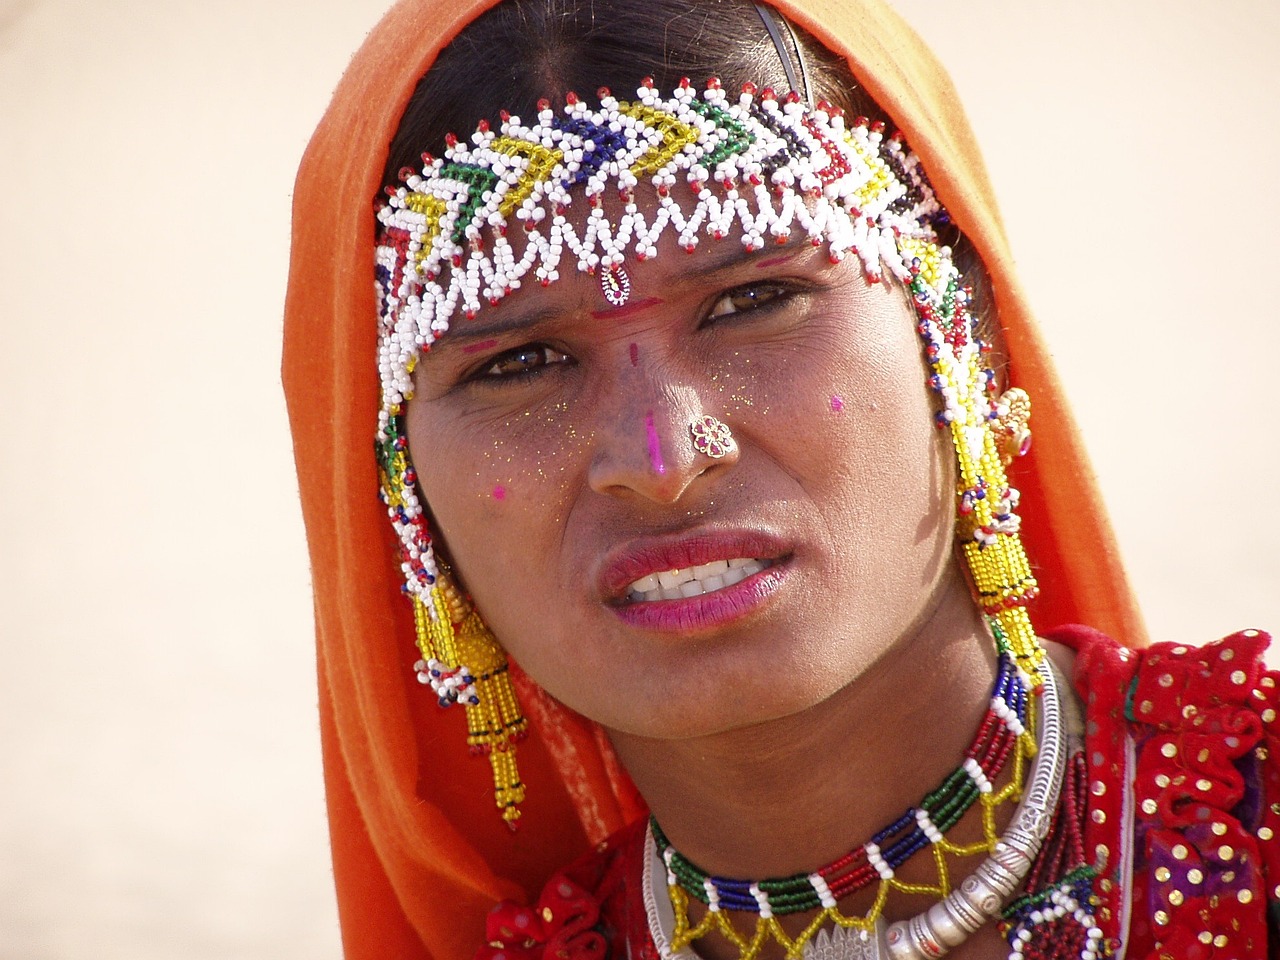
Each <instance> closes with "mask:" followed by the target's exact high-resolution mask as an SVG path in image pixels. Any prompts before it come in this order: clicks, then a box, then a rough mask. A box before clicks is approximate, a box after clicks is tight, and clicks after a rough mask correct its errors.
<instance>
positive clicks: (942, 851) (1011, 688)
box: [650, 623, 1037, 960]
mask: <svg viewBox="0 0 1280 960" xmlns="http://www.w3.org/2000/svg"><path fill="white" fill-rule="evenodd" d="M993 633H994V634H995V637H996V644H997V649H998V670H997V676H996V681H995V685H994V688H993V690H992V694H991V703H990V705H989V707H988V709H987V712H986V714H985V715H984V717H983V719H982V721H981V723H980V724H979V726H978V731H977V734H976V735H975V737H974V740H973V742H972V744H971V745H970V746H969V748H968V750H967V751H966V752H965V755H964V761H963V762H962V763H961V764H960V766H959V767H957V768H956V770H955V771H954V772H952V773H951V775H950V776H948V777H947V778H946V779H945V780H943V782H942V783H941V784H939V785H938V787H937V788H936V789H935V790H933V791H931V792H930V793H928V794H926V795H925V797H924V799H923V800H921V802H920V804H919V805H918V806H915V807H912V808H910V809H908V810H907V811H906V812H904V813H903V815H902V816H901V817H899V818H898V819H897V820H896V821H894V822H893V823H891V824H889V825H888V826H887V827H885V828H884V829H883V830H881V831H880V832H878V833H877V834H875V836H873V837H872V838H871V840H869V841H868V842H867V843H865V844H863V845H861V846H859V847H857V848H855V849H854V850H852V851H850V852H849V853H847V854H845V855H844V856H842V857H840V858H839V859H837V860H835V861H833V862H832V863H829V864H827V865H826V866H824V867H822V868H820V869H818V870H817V871H815V872H813V873H807V874H805V873H801V874H796V875H794V876H791V877H785V878H780V879H773V880H760V881H749V880H738V879H728V878H724V877H715V876H711V875H709V874H708V873H706V872H705V871H703V870H701V869H700V868H699V867H697V866H696V865H695V864H693V863H691V862H690V861H689V860H688V859H687V858H685V857H684V856H683V855H681V854H680V853H679V852H678V851H677V850H676V849H675V848H674V847H673V846H672V845H671V842H670V841H669V840H668V839H667V837H666V835H665V834H664V833H663V832H662V829H661V827H660V826H659V825H658V823H657V821H656V820H651V822H650V829H651V831H652V837H653V842H654V846H655V850H656V852H657V855H658V856H660V857H661V858H662V862H663V864H664V866H665V869H666V875H667V886H668V894H669V896H670V899H671V903H672V907H673V909H674V911H675V928H674V930H673V931H672V935H671V947H672V949H673V950H675V951H678V950H680V949H682V948H684V947H686V946H688V945H689V944H691V943H692V942H693V941H695V940H698V939H700V938H702V937H704V936H706V935H708V934H710V933H712V932H713V931H718V932H719V933H720V934H721V935H723V936H725V937H726V938H728V939H729V940H730V941H732V942H733V943H734V944H735V945H736V946H737V947H738V949H739V950H740V951H741V955H742V958H743V960H755V958H756V957H758V956H759V954H760V951H761V950H762V948H763V947H764V945H765V943H766V942H768V940H769V939H770V938H772V939H774V940H776V941H777V942H778V943H779V944H781V945H782V946H783V947H784V949H786V951H787V955H788V957H791V958H799V957H800V956H801V955H802V953H803V950H804V947H805V944H806V943H808V942H809V941H810V940H811V939H812V938H813V937H814V935H815V934H817V932H818V931H819V930H820V929H821V928H822V927H823V926H824V925H825V924H827V923H828V922H829V921H832V920H834V921H835V922H836V923H837V924H839V925H840V926H843V927H847V928H854V929H856V930H859V931H864V932H870V931H872V930H873V929H875V927H876V923H877V920H878V918H879V917H880V915H881V913H882V911H883V907H884V903H885V900H886V898H887V897H888V894H889V892H890V891H891V890H899V891H902V892H905V893H914V894H925V895H930V896H936V897H939V898H945V897H947V896H948V895H949V894H950V893H951V892H952V889H953V887H954V884H953V882H952V879H951V870H950V866H949V864H948V861H947V858H948V856H951V857H971V856H975V855H978V854H981V853H990V852H992V851H993V850H994V849H995V848H996V845H997V841H998V840H999V836H998V834H997V832H996V825H995V814H996V809H997V808H998V807H999V806H1000V804H1002V803H1003V802H1005V801H1007V800H1010V799H1013V800H1017V799H1019V798H1020V797H1021V796H1022V790H1023V772H1024V771H1023V768H1024V762H1025V760H1026V759H1027V758H1028V757H1030V756H1032V755H1033V754H1035V752H1036V749H1037V748H1036V745H1035V743H1034V741H1033V739H1032V735H1031V733H1030V732H1029V729H1028V728H1029V727H1030V726H1033V725H1034V721H1033V719H1032V717H1031V715H1032V714H1033V712H1034V711H1033V704H1034V702H1035V700H1034V698H1032V697H1028V695H1027V694H1028V685H1029V680H1028V678H1027V676H1026V675H1025V674H1024V673H1023V672H1022V671H1021V670H1020V669H1019V668H1018V667H1017V665H1016V663H1015V661H1014V658H1013V656H1012V654H1011V651H1010V648H1009V645H1008V642H1007V640H1006V638H1005V636H1004V633H1003V631H1002V630H1001V629H1000V627H999V624H998V623H993ZM1010 756H1012V757H1013V759H1014V770H1013V776H1012V777H1011V778H1010V780H1009V782H1008V783H1006V784H1005V785H1004V786H1003V787H1001V788H999V789H996V787H995V782H996V781H997V780H998V779H999V778H1000V775H1001V773H1002V772H1003V770H1004V768H1005V765H1006V761H1007V760H1008V759H1009V758H1010ZM978 801H981V804H982V822H983V840H981V841H979V842H977V843H974V844H967V845H964V844H956V843H953V842H952V841H949V840H947V838H946V836H945V833H946V831H948V830H949V829H951V828H952V827H953V826H955V824H956V823H958V822H959V821H960V819H961V818H962V817H963V816H964V814H965V813H966V812H967V811H968V810H969V809H970V808H971V807H972V806H973V805H974V803H976V802H978ZM926 847H928V848H930V849H931V851H932V854H933V858H934V863H935V867H936V869H937V874H938V880H937V882H936V883H934V884H911V883H905V882H903V881H900V880H898V879H896V871H897V869H898V868H899V867H901V866H902V865H903V864H904V863H906V862H907V860H909V859H910V858H911V857H912V856H913V855H914V854H916V853H918V852H919V851H921V850H923V849H925V848H926ZM1028 861H1029V858H1028ZM876 882H878V883H879V884H880V886H879V889H878V891H877V894H876V897H875V901H874V903H873V905H872V907H871V910H870V911H869V912H868V914H867V915H866V916H865V917H846V916H844V915H843V914H842V913H841V912H840V910H839V907H838V902H839V901H840V900H841V899H843V898H845V897H847V896H849V895H850V894H852V893H855V892H857V891H859V890H862V889H865V888H866V887H868V886H870V885H871V884H872V883H876ZM690 897H692V898H694V899H696V900H698V901H700V902H701V903H703V904H704V905H706V907H707V908H708V909H707V913H706V914H705V915H704V916H703V918H702V920H701V921H700V922H699V923H698V924H696V925H692V924H690V922H689V920H688V903H689V898H690ZM726 911H738V912H746V913H754V914H756V915H757V917H758V920H757V928H756V932H755V935H754V936H753V937H752V938H751V939H750V940H747V939H746V938H744V937H742V936H741V935H740V934H739V933H738V932H737V931H736V930H735V929H734V927H733V925H732V923H731V922H730V921H729V919H728V918H727V917H726V915H725V913H726ZM810 911H819V912H818V914H817V916H816V917H815V919H814V920H813V921H812V922H811V923H810V924H809V926H808V927H807V928H806V929H805V930H804V931H803V932H801V933H800V934H799V935H798V936H796V937H794V938H792V937H789V936H788V935H787V934H786V933H785V931H784V930H783V928H782V927H781V925H780V924H779V923H778V921H777V919H776V918H777V917H782V916H787V915H789V914H796V913H804V912H810Z"/></svg>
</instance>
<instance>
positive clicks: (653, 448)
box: [644, 410, 667, 474]
mask: <svg viewBox="0 0 1280 960" xmlns="http://www.w3.org/2000/svg"><path fill="white" fill-rule="evenodd" d="M644 429H645V433H647V434H648V435H649V463H650V464H651V465H652V466H653V472H654V473H658V474H663V473H666V472H667V465H666V464H665V463H663V462H662V444H661V443H659V442H658V430H657V428H656V427H655V426H654V425H653V411H652V410H649V411H648V412H646V413H645V415H644Z"/></svg>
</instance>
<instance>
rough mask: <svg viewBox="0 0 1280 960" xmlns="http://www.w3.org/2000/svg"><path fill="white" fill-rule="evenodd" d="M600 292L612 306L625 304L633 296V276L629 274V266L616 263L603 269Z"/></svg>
mask: <svg viewBox="0 0 1280 960" xmlns="http://www.w3.org/2000/svg"><path fill="white" fill-rule="evenodd" d="M600 292H601V293H603V294H604V298H605V299H606V300H608V301H609V303H610V305H611V306H615V307H621V306H623V305H624V304H625V303H626V302H627V300H628V299H630V297H631V277H629V276H628V275H627V268H626V267H624V266H623V265H622V264H620V263H615V264H612V265H611V266H609V267H608V268H607V269H604V270H601V271H600Z"/></svg>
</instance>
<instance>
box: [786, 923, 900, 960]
mask: <svg viewBox="0 0 1280 960" xmlns="http://www.w3.org/2000/svg"><path fill="white" fill-rule="evenodd" d="M884 937H885V923H884V920H883V919H878V920H876V925H875V929H873V930H871V931H870V932H868V931H866V930H858V929H857V928H855V927H841V926H835V927H831V928H830V929H828V928H826V927H824V928H823V929H821V930H819V931H818V932H817V934H816V935H815V936H814V937H813V939H812V940H810V941H809V942H808V943H806V944H805V945H804V960H883V958H884V957H886V956H888V951H887V950H885V949H884Z"/></svg>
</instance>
